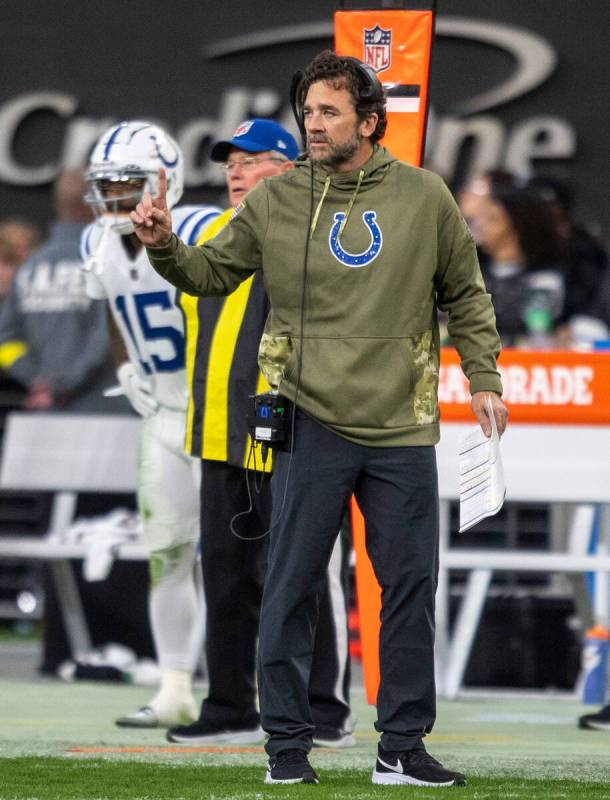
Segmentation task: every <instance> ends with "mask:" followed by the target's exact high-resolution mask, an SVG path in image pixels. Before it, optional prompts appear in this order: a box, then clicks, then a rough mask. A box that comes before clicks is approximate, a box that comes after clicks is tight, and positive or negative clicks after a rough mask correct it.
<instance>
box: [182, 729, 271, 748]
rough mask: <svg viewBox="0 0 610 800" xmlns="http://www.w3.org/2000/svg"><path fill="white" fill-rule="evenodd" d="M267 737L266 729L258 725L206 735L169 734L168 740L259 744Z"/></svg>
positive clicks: (190, 742) (186, 742)
mask: <svg viewBox="0 0 610 800" xmlns="http://www.w3.org/2000/svg"><path fill="white" fill-rule="evenodd" d="M264 738H265V731H264V730H263V729H262V728H261V727H258V728H256V729H253V730H251V731H225V732H224V733H208V734H206V735H205V736H182V737H178V736H173V735H171V734H168V735H167V740H168V742H175V743H176V744H195V745H197V744H257V743H258V742H261V741H262V740H263V739H264Z"/></svg>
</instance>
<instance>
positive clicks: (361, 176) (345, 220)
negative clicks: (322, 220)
mask: <svg viewBox="0 0 610 800" xmlns="http://www.w3.org/2000/svg"><path fill="white" fill-rule="evenodd" d="M363 178H364V170H363V169H361V170H360V171H359V172H358V182H357V183H356V188H355V189H354V193H353V195H352V196H351V198H350V201H349V204H348V206H347V208H346V209H345V216H344V217H343V220H342V221H341V225H339V232H338V233H337V242H340V241H341V234H342V233H343V231H344V230H345V226H346V225H347V218H348V217H349V214H350V211H351V210H352V206H353V205H354V201H355V200H356V195H357V194H358V189H359V188H360V184H361V183H362V179H363Z"/></svg>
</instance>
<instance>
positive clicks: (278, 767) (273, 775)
mask: <svg viewBox="0 0 610 800" xmlns="http://www.w3.org/2000/svg"><path fill="white" fill-rule="evenodd" d="M265 783H318V776H317V775H316V773H315V772H314V770H313V767H312V766H311V764H310V763H309V761H308V759H307V753H306V752H305V750H280V752H279V753H276V754H275V755H274V756H271V758H270V759H269V766H268V768H267V774H266V775H265Z"/></svg>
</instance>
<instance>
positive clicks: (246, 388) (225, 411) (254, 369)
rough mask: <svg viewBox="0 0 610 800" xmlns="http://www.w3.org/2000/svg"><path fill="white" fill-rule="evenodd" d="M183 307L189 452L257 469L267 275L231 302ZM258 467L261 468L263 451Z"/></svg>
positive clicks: (201, 301)
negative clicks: (256, 408)
mask: <svg viewBox="0 0 610 800" xmlns="http://www.w3.org/2000/svg"><path fill="white" fill-rule="evenodd" d="M232 213H233V209H229V210H228V211H225V212H224V213H223V214H221V216H220V217H217V219H215V220H214V221H213V222H212V223H211V224H210V225H208V227H207V228H206V229H205V231H204V233H203V234H202V236H201V237H200V239H199V241H198V244H201V243H202V242H204V241H206V240H207V239H211V238H212V237H213V236H215V235H216V234H217V233H218V232H219V231H220V230H221V229H222V228H223V227H224V225H226V224H227V222H228V221H229V219H230V218H231V215H232ZM179 302H180V306H181V308H182V310H183V312H184V318H185V335H186V372H187V380H188V388H189V403H188V410H187V425H186V440H185V449H186V452H187V453H189V454H190V455H192V456H196V457H199V458H205V459H211V460H212V461H225V462H227V463H228V464H232V465H233V466H238V467H245V466H247V465H249V466H250V467H254V463H253V461H252V459H250V462H249V464H248V453H249V450H250V440H249V437H248V426H247V415H248V413H249V411H250V406H251V404H252V400H251V399H250V398H251V396H252V395H253V394H258V393H259V392H265V391H268V389H269V386H268V384H267V382H266V381H265V379H264V378H263V376H262V375H261V374H260V371H259V369H258V363H257V356H258V344H259V341H260V337H261V334H262V332H263V328H264V325H265V320H266V319H267V314H268V313H269V301H268V300H267V295H266V293H265V288H264V286H263V280H262V274H260V273H259V272H257V273H256V274H255V275H254V276H253V277H252V278H249V279H248V280H246V281H244V282H243V283H242V284H241V285H240V286H239V287H238V288H237V290H236V291H235V292H233V294H231V295H229V296H228V297H191V296H190V295H186V294H181V295H180V298H179ZM270 461H271V460H269V462H268V464H267V466H266V469H267V470H268V469H269V468H270ZM256 466H257V467H258V468H259V469H260V468H261V463H260V451H259V454H258V455H257V463H256Z"/></svg>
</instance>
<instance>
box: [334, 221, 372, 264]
mask: <svg viewBox="0 0 610 800" xmlns="http://www.w3.org/2000/svg"><path fill="white" fill-rule="evenodd" d="M344 217H345V214H344V213H343V211H338V212H337V213H336V214H335V216H334V224H333V226H332V228H331V229H330V234H329V236H328V246H329V247H330V252H331V253H332V254H333V255H334V257H335V258H336V259H337V261H340V262H341V264H345V266H346V267H366V266H367V264H370V263H371V261H374V260H375V259H376V258H377V256H378V255H379V253H380V252H381V248H382V246H383V236H382V235H381V228H380V227H379V225H378V224H377V222H376V217H377V212H375V211H365V212H364V213H363V214H362V219H363V221H364V224H365V225H366V227H367V228H368V229H369V233H370V234H371V243H370V245H369V247H368V248H367V249H366V250H363V251H362V253H348V252H347V250H344V249H343V248H342V247H341V245H340V244H339V238H338V236H339V228H340V227H341V223H342V222H343V218H344Z"/></svg>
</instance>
